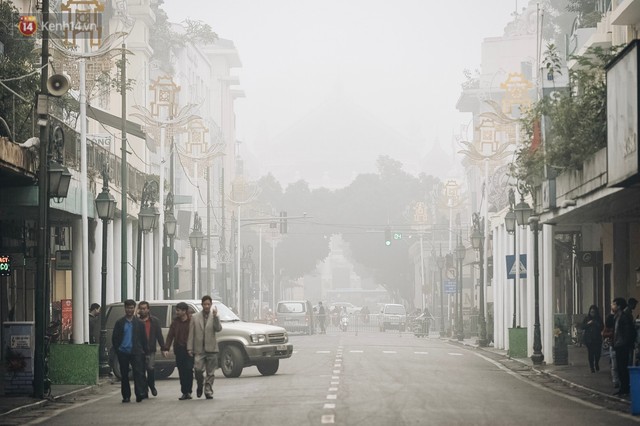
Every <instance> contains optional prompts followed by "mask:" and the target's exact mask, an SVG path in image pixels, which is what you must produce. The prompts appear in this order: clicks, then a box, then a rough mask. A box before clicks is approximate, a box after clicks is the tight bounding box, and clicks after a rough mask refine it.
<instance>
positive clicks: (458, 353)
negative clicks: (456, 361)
mask: <svg viewBox="0 0 640 426" xmlns="http://www.w3.org/2000/svg"><path fill="white" fill-rule="evenodd" d="M447 355H453V356H462V354H461V353H460V352H449V353H448V354H447Z"/></svg>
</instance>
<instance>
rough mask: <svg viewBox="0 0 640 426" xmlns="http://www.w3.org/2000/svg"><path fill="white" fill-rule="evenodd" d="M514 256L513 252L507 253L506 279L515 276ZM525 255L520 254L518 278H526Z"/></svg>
mask: <svg viewBox="0 0 640 426" xmlns="http://www.w3.org/2000/svg"><path fill="white" fill-rule="evenodd" d="M515 259H516V256H515V255H513V254H508V255H507V279H515V278H516V265H515V263H516V262H515ZM526 265H527V255H526V254H521V255H520V278H527V266H526Z"/></svg>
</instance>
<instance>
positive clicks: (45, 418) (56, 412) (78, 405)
mask: <svg viewBox="0 0 640 426" xmlns="http://www.w3.org/2000/svg"><path fill="white" fill-rule="evenodd" d="M119 393H120V390H119V389H117V390H114V391H113V392H110V393H109V394H107V395H104V396H101V397H100V398H97V399H90V400H88V401H84V402H81V403H78V404H73V405H70V406H69V407H66V408H63V409H61V410H56V411H55V412H54V413H51V414H47V415H45V416H44V417H41V418H39V419H35V420H32V421H30V422H29V423H25V424H26V425H39V424H40V423H44V422H46V421H47V420H49V419H52V418H54V417H56V416H58V415H60V414H62V413H64V412H65V411H69V410H73V409H75V408H80V407H82V406H84V405H87V404H91V403H94V402H98V401H101V400H103V399H105V398H110V397H112V396H113V395H115V394H119Z"/></svg>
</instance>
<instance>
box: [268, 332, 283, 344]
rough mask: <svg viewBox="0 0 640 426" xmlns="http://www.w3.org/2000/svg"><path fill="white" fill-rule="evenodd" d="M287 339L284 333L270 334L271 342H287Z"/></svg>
mask: <svg viewBox="0 0 640 426" xmlns="http://www.w3.org/2000/svg"><path fill="white" fill-rule="evenodd" d="M286 342H287V339H286V337H285V334H284V333H273V334H269V343H286Z"/></svg>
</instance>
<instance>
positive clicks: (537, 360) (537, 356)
mask: <svg viewBox="0 0 640 426" xmlns="http://www.w3.org/2000/svg"><path fill="white" fill-rule="evenodd" d="M539 221H540V218H539V217H538V216H531V217H530V218H529V225H530V227H531V231H533V277H534V279H533V282H534V294H535V307H534V309H535V320H534V323H533V354H532V355H531V361H533V363H534V364H535V365H541V364H542V363H543V362H544V354H543V353H542V335H541V330H540V271H539V265H538V231H539V230H540V229H539V226H538V225H539Z"/></svg>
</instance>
